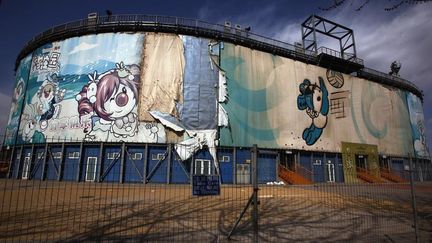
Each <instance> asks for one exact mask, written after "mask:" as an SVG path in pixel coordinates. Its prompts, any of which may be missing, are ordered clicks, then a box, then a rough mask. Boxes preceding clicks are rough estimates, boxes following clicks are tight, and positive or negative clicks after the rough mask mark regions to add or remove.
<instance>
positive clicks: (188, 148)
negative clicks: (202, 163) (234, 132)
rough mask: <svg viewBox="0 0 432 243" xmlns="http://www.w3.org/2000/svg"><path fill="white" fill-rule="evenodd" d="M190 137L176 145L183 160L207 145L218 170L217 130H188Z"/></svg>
mask: <svg viewBox="0 0 432 243" xmlns="http://www.w3.org/2000/svg"><path fill="white" fill-rule="evenodd" d="M186 132H187V134H188V135H189V137H190V138H189V139H186V140H184V141H183V142H180V143H178V144H176V145H175V146H174V149H175V150H176V152H177V154H178V155H179V157H180V159H181V160H187V159H189V158H190V157H192V155H193V154H195V152H197V151H199V150H201V149H202V148H203V147H204V146H207V147H208V149H209V152H210V155H211V156H212V158H213V162H214V164H215V168H216V169H217V171H218V168H219V166H218V160H217V157H216V145H215V139H216V130H187V131H186Z"/></svg>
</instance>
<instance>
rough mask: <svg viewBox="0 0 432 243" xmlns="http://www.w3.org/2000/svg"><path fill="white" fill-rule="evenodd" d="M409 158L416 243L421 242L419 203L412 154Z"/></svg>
mask: <svg viewBox="0 0 432 243" xmlns="http://www.w3.org/2000/svg"><path fill="white" fill-rule="evenodd" d="M408 157H409V175H410V186H411V204H412V209H413V219H414V231H415V240H416V241H415V242H419V238H418V236H419V235H418V234H419V232H418V223H417V203H416V197H415V191H414V175H413V173H414V168H413V161H412V157H411V154H408Z"/></svg>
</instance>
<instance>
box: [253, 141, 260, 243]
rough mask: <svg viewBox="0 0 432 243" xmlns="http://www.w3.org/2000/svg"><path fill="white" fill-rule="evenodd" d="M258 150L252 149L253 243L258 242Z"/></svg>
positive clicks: (255, 147) (254, 146)
mask: <svg viewBox="0 0 432 243" xmlns="http://www.w3.org/2000/svg"><path fill="white" fill-rule="evenodd" d="M257 158H258V148H257V145H256V144H254V145H253V147H252V185H253V209H252V221H253V230H254V242H258V230H259V228H258V167H257Z"/></svg>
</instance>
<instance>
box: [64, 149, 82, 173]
mask: <svg viewBox="0 0 432 243" xmlns="http://www.w3.org/2000/svg"><path fill="white" fill-rule="evenodd" d="M74 153H75V154H74ZM63 156H64V164H63V172H62V173H63V176H62V180H65V181H75V180H76V175H77V172H78V166H79V146H65V153H64V155H63Z"/></svg>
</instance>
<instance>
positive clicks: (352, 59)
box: [317, 46, 364, 65]
mask: <svg viewBox="0 0 432 243" xmlns="http://www.w3.org/2000/svg"><path fill="white" fill-rule="evenodd" d="M321 53H324V54H327V55H330V56H333V57H337V58H340V59H343V60H346V61H350V62H353V63H357V64H360V65H364V62H363V59H360V58H357V57H355V56H354V54H352V53H343V54H342V53H341V52H339V51H336V50H333V49H330V48H328V47H325V46H321V47H319V48H318V50H317V54H318V55H319V54H321Z"/></svg>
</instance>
